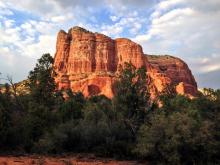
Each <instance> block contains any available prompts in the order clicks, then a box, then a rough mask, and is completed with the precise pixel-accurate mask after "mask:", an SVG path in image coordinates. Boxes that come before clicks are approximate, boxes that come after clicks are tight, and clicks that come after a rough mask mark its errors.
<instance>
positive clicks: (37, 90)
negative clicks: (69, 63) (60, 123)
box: [28, 54, 56, 106]
mask: <svg viewBox="0 0 220 165" xmlns="http://www.w3.org/2000/svg"><path fill="white" fill-rule="evenodd" d="M54 75H55V72H54V70H53V57H51V56H50V54H43V56H42V57H41V58H40V59H38V63H37V64H36V66H35V68H34V70H32V71H30V73H29V76H28V79H29V83H28V86H29V88H30V94H31V97H32V99H33V100H34V102H36V103H38V104H41V105H42V104H43V105H47V106H52V105H53V103H54V99H55V87H56V84H55V81H54Z"/></svg>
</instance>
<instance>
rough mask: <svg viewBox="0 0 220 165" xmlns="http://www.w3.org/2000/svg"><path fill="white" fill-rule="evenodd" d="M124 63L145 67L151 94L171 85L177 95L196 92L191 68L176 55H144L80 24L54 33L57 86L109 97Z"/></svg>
mask: <svg viewBox="0 0 220 165" xmlns="http://www.w3.org/2000/svg"><path fill="white" fill-rule="evenodd" d="M125 62H131V63H132V64H133V65H134V66H135V67H136V68H139V67H142V66H144V67H146V69H147V74H148V75H149V77H150V81H148V82H149V83H148V85H149V88H150V92H151V96H152V97H155V96H156V95H157V94H158V93H159V92H161V91H162V90H163V89H164V88H166V87H167V86H169V85H171V84H174V85H176V90H177V92H178V93H180V94H185V95H189V96H194V95H195V94H196V92H197V85H196V82H195V79H194V77H193V75H192V73H191V71H190V70H189V68H188V66H187V64H185V63H184V62H183V61H182V60H180V59H178V58H175V57H172V56H152V55H145V54H144V53H143V50H142V47H141V46H140V45H138V44H137V43H135V42H132V41H131V40H129V39H126V38H118V39H115V40H113V39H111V38H109V37H107V36H105V35H103V34H99V33H92V32H90V31H87V30H85V29H83V28H80V27H73V28H71V29H70V30H69V31H68V33H66V32H64V31H63V30H61V31H60V32H59V33H58V36H57V44H56V54H55V59H54V67H55V70H56V72H57V74H58V75H57V77H56V79H55V80H56V83H57V86H58V89H62V88H63V89H67V88H71V89H72V90H73V91H81V92H83V94H84V95H85V96H91V95H97V94H104V95H106V96H107V97H109V98H111V97H113V96H114V93H113V91H114V90H113V84H114V81H115V80H116V78H117V73H118V71H119V70H120V69H121V68H122V67H123V65H124V63H125Z"/></svg>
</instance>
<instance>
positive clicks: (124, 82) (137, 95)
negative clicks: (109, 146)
mask: <svg viewBox="0 0 220 165" xmlns="http://www.w3.org/2000/svg"><path fill="white" fill-rule="evenodd" d="M146 80H147V75H146V70H145V68H144V67H142V68H139V69H136V68H135V67H134V66H133V65H132V64H130V63H125V67H124V69H123V70H122V71H121V72H120V75H119V80H118V81H117V82H116V83H115V93H116V95H115V97H114V98H113V104H114V108H115V110H116V111H117V112H118V114H119V115H120V117H119V118H122V120H123V121H124V123H125V124H126V126H127V127H128V128H129V129H130V131H131V133H132V134H133V136H135V135H136V132H137V130H138V128H139V127H140V125H141V124H143V123H144V120H145V117H146V112H147V109H148V108H149V104H150V102H149V92H148V89H147V81H146Z"/></svg>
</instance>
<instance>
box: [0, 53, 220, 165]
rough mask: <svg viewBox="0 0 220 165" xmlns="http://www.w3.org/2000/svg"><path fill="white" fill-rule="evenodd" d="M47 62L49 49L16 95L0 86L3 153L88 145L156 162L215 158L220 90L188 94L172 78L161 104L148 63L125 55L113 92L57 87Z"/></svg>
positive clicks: (98, 151) (102, 151) (85, 149)
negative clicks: (150, 83)
mask: <svg viewBox="0 0 220 165" xmlns="http://www.w3.org/2000/svg"><path fill="white" fill-rule="evenodd" d="M52 63H53V58H52V57H51V56H50V55H49V54H44V55H43V56H42V57H41V58H40V59H39V60H38V63H37V64H36V67H35V68H34V70H33V71H31V72H30V74H29V83H28V87H29V88H30V93H29V94H28V93H26V94H23V95H19V96H18V95H17V96H16V95H13V93H11V91H10V90H9V86H8V85H7V84H6V85H5V92H4V93H1V92H0V152H1V153H4V152H6V151H7V152H12V153H13V152H15V153H20V152H21V153H40V154H48V153H52V154H62V153H67V152H85V153H95V154H98V155H101V156H111V157H116V158H123V157H126V158H136V159H147V160H149V161H152V162H153V163H154V164H186V165H188V164H189V165H190V164H220V160H219V155H220V141H219V139H220V125H219V122H220V90H213V89H204V93H201V94H200V95H199V96H198V97H196V98H194V99H189V98H187V97H185V96H181V95H176V94H175V92H174V91H173V89H174V87H172V86H171V87H168V88H167V89H166V92H164V93H163V94H162V96H160V97H159V99H160V103H162V106H161V107H159V106H158V105H156V103H151V102H150V99H149V93H148V89H147V87H146V84H147V83H146V81H147V79H148V77H147V75H146V71H145V70H144V69H143V68H140V69H136V68H135V67H134V66H132V65H131V64H128V63H127V64H125V68H124V69H123V70H122V71H121V72H120V74H119V79H118V81H117V82H116V84H115V86H114V87H115V92H116V95H115V97H114V98H113V99H112V100H111V99H108V98H107V97H105V96H103V95H100V96H92V97H90V98H85V97H84V96H83V95H82V93H79V92H77V93H76V92H72V91H71V90H68V91H56V90H55V82H54V79H53V76H54V74H55V73H54V71H53V67H52ZM63 94H65V96H67V98H68V99H66V100H64V98H63ZM15 96H16V97H15ZM21 107H22V108H21Z"/></svg>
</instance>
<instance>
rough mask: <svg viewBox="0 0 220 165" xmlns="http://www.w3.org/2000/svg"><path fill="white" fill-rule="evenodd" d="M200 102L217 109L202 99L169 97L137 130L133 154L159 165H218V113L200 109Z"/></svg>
mask: <svg viewBox="0 0 220 165" xmlns="http://www.w3.org/2000/svg"><path fill="white" fill-rule="evenodd" d="M213 92H214V93H212V94H213V95H216V94H217V92H218V91H213ZM204 97H205V98H204ZM201 99H202V100H203V101H202V102H203V105H212V106H214V105H215V106H214V107H218V106H219V104H218V103H217V101H216V99H214V100H213V99H209V98H207V96H204V95H203V96H200V97H198V98H195V99H194V100H190V99H188V98H186V97H184V96H179V95H177V96H176V97H173V98H172V99H170V100H169V103H166V104H164V106H163V107H161V108H160V109H158V110H157V111H155V112H154V113H153V114H152V115H151V118H150V121H149V123H145V124H144V125H142V126H141V128H140V131H139V133H138V138H137V139H138V140H137V145H136V148H135V150H134V151H135V152H136V153H137V154H138V155H141V157H144V158H148V159H151V160H154V161H156V163H159V164H160V163H162V164H209V163H213V164H215V163H216V164H217V163H219V159H218V158H217V157H218V156H217V155H218V154H219V151H220V150H219V149H220V145H219V126H218V124H217V123H218V122H219V117H220V114H219V110H217V109H215V110H214V111H215V112H216V113H214V112H213V109H214V108H211V107H209V108H211V109H209V108H208V107H201V105H200V104H201V103H202V102H201ZM204 100H206V101H205V102H204ZM166 101H167V100H166ZM198 107H200V109H199V108H198ZM204 108H205V109H204ZM206 108H207V109H206ZM217 111H218V112H217ZM204 113H205V115H204ZM213 113H214V114H215V115H214V116H213ZM210 116H212V117H211V118H210ZM210 119H211V120H210Z"/></svg>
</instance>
